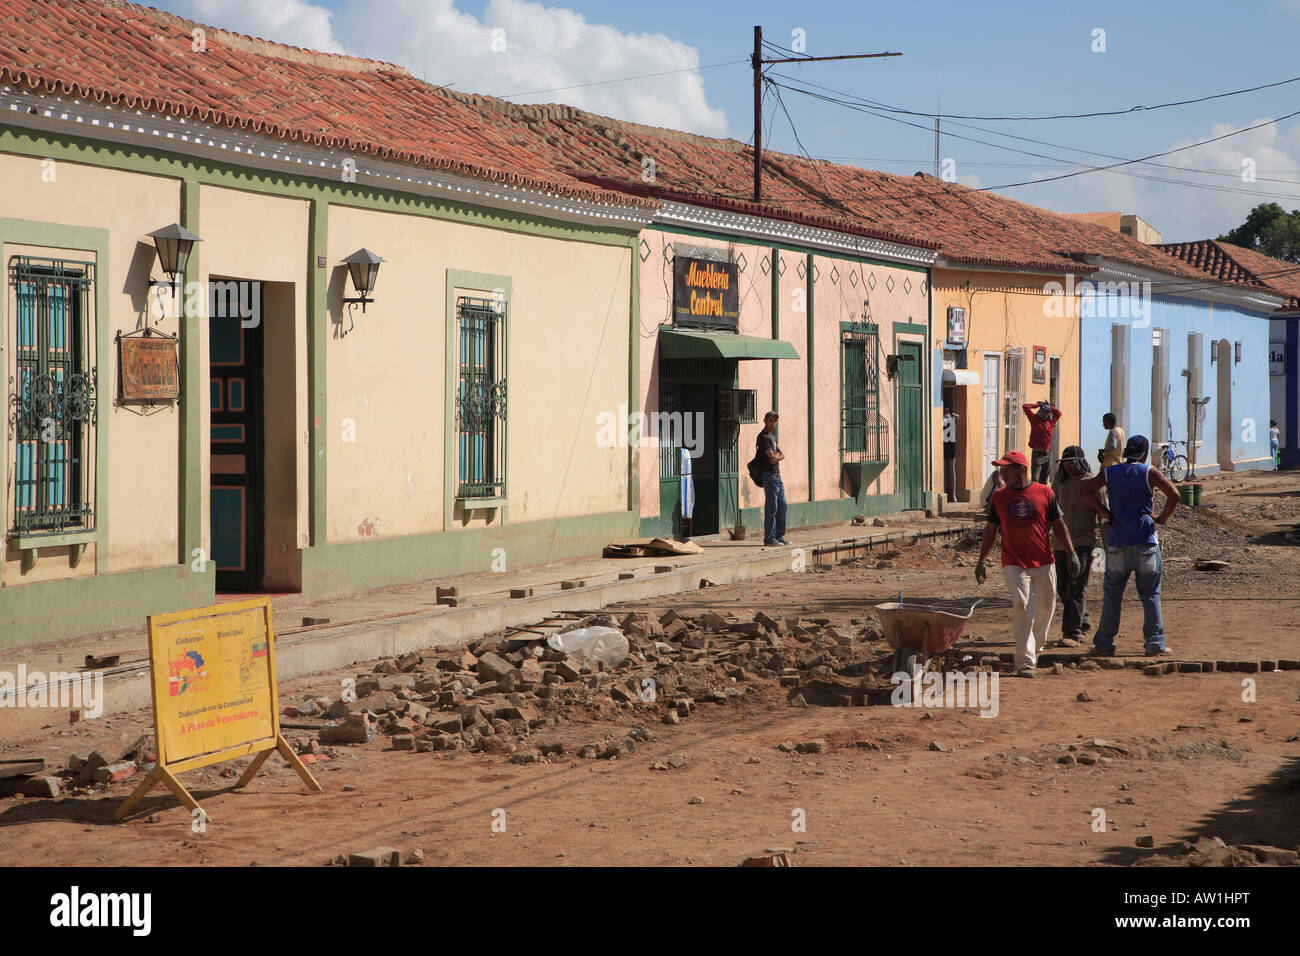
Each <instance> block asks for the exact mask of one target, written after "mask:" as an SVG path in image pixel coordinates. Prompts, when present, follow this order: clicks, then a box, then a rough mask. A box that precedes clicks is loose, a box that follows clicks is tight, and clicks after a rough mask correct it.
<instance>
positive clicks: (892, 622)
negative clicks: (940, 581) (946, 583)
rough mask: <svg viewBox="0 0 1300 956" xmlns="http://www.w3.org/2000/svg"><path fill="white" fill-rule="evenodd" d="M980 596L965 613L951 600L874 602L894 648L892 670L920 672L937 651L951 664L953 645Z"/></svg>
mask: <svg viewBox="0 0 1300 956" xmlns="http://www.w3.org/2000/svg"><path fill="white" fill-rule="evenodd" d="M900 597H901V595H900ZM983 600H984V599H983V598H980V599H978V600H976V601H975V602H974V603H972V604H971V605H970V606H969V607H967V608H966V612H965V613H964V614H963V613H961V611H960V610H959V609H958V608H956V607H954V605H953V604H952V602H947V603H945V604H938V603H935V604H919V603H912V604H908V603H905V602H902V601H896V602H895V601H891V602H890V603H888V604H877V605H876V611H877V612H878V613H879V614H880V628H881V630H882V631H883V632H884V635H885V640H887V641H889V646H890V647H892V648H893V649H894V672H895V673H897V672H899V671H905V672H907V673H908V674H912V675H919V674H921V673H924V672H925V670H926V668H927V667H928V666H929V665H930V660H931V658H933V657H936V656H938V655H940V654H942V655H944V657H945V658H946V659H947V660H946V664H948V665H951V663H952V660H951V658H952V648H953V645H955V644H956V643H957V639H958V638H960V637H961V634H962V631H963V630H965V628H966V622H967V621H969V620H970V618H971V615H972V614H974V613H975V608H977V607H979V606H980V604H982V603H983ZM962 606H965V605H964V604H963V605H962Z"/></svg>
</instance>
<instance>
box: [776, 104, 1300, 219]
mask: <svg viewBox="0 0 1300 956" xmlns="http://www.w3.org/2000/svg"><path fill="white" fill-rule="evenodd" d="M777 85H779V86H783V87H784V88H785V89H788V90H790V91H792V92H794V93H802V94H803V95H804V96H809V97H812V98H813V99H818V100H822V101H824V102H827V103H832V104H835V105H837V106H843V107H845V108H847V109H852V110H857V111H858V112H861V113H866V114H868V115H870V116H875V117H876V118H877V119H884V120H889V121H890V122H893V123H901V124H903V125H904V126H911V127H914V128H916V129H921V130H925V131H926V132H927V133H930V132H932V131H931V130H930V129H928V128H927V127H925V126H922V125H921V124H920V123H913V122H911V121H910V120H905V119H901V118H899V117H897V116H889V115H886V114H883V113H879V112H877V111H875V110H874V109H869V108H867V107H865V106H860V105H858V104H857V103H853V102H849V101H847V100H842V99H838V98H836V97H832V96H828V95H825V94H822V93H816V92H813V91H811V90H805V89H801V88H799V87H796V86H790V85H787V84H777ZM1297 115H1300V110H1297V111H1296V112H1294V113H1288V114H1287V115H1285V116H1280V117H1277V118H1276V119H1272V120H1268V121H1266V122H1263V123H1258V124H1256V125H1254V126H1248V127H1245V128H1244V129H1239V130H1234V131H1232V132H1230V133H1225V134H1223V135H1222V136H1216V137H1213V138H1211V139H1207V140H1202V141H1199V142H1196V143H1192V144H1190V145H1188V146H1179V147H1176V148H1174V149H1169V150H1164V151H1162V152H1158V153H1151V154H1150V155H1148V156H1144V157H1140V158H1138V159H1121V161H1119V162H1115V163H1110V164H1107V165H1103V166H1095V165H1091V164H1087V163H1079V162H1076V161H1074V160H1070V159H1065V158H1063V157H1060V156H1049V155H1046V154H1043V153H1035V152H1033V151H1031V150H1024V149H1016V148H1015V147H1012V146H1004V145H1003V144H1001V143H991V142H989V141H988V140H983V139H979V138H977V137H973V136H963V135H962V134H960V133H952V132H949V134H948V136H949V138H953V139H960V140H965V141H966V142H971V143H978V144H979V145H981V146H989V147H992V148H993V149H1001V150H1006V151H1008V152H1013V153H1020V154H1021V155H1024V156H1033V157H1035V158H1038V159H1045V160H1049V161H1051V162H1061V163H1068V164H1070V165H1071V166H1078V167H1081V168H1079V169H1075V170H1073V171H1071V172H1067V173H1061V174H1058V175H1056V176H1047V177H1043V178H1040V179H1033V180H1026V181H1024V182H1019V183H1006V184H1003V185H1000V186H981V187H978V188H979V190H980V191H985V192H986V191H991V190H997V189H1011V188H1013V187H1016V186H1029V185H1034V184H1035V183H1042V182H1052V181H1054V180H1057V179H1068V178H1070V177H1072V176H1080V175H1083V174H1085V173H1093V172H1116V173H1119V174H1121V175H1128V176H1133V177H1135V178H1139V179H1141V178H1147V179H1157V180H1159V181H1162V182H1169V183H1172V184H1175V185H1183V186H1191V187H1194V188H1200V189H1213V190H1215V191H1220V192H1242V193H1246V194H1248V195H1252V196H1258V197H1260V198H1280V199H1294V198H1295V196H1294V195H1292V194H1279V193H1266V192H1262V191H1260V190H1253V189H1234V188H1233V187H1229V186H1215V185H1212V184H1209V183H1195V182H1187V181H1186V180H1177V179H1169V178H1166V177H1151V176H1144V175H1143V174H1141V173H1137V172H1134V171H1132V170H1127V169H1125V168H1124V167H1127V166H1131V165H1135V164H1142V163H1147V161H1148V160H1150V159H1152V158H1155V157H1159V156H1168V155H1171V154H1173V153H1177V152H1182V151H1184V150H1188V149H1194V148H1196V147H1198V146H1205V145H1207V144H1209V143H1213V142H1216V141H1218V140H1221V139H1227V138H1228V137H1230V136H1236V135H1238V134H1240V133H1245V132H1249V131H1250V130H1253V129H1258V128H1260V127H1261V126H1268V125H1270V124H1272V123H1278V122H1281V121H1282V120H1286V119H1290V118H1291V117H1293V116H1297ZM953 125H966V124H959V123H958V124H953ZM975 128H977V129H978V127H975ZM981 132H988V133H990V134H991V135H994V136H1006V137H1010V138H1013V139H1022V140H1023V139H1025V138H1026V137H1021V136H1014V135H1013V134H1010V133H999V132H997V131H994V130H981ZM1033 142H1041V141H1040V140H1033ZM1047 145H1055V144H1050V143H1049V144H1047ZM1056 148H1058V149H1072V148H1073V147H1069V146H1056ZM1076 151H1077V152H1089V151H1088V150H1076ZM1094 155H1099V156H1100V155H1105V154H1103V153H1096V154H1094ZM1148 165H1156V166H1161V165H1164V164H1159V163H1150V164H1148ZM1169 168H1173V169H1181V168H1182V167H1176V166H1175V167H1169Z"/></svg>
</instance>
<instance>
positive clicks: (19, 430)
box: [7, 256, 98, 535]
mask: <svg viewBox="0 0 1300 956" xmlns="http://www.w3.org/2000/svg"><path fill="white" fill-rule="evenodd" d="M9 285H10V291H11V294H12V296H13V299H12V300H11V301H12V302H13V308H12V310H11V311H10V313H9V315H10V319H9V328H8V330H7V331H8V336H7V338H8V340H9V341H10V342H12V343H13V349H12V351H11V356H12V357H11V359H10V365H9V369H8V372H9V375H8V379H9V426H10V437H11V438H12V439H13V441H14V446H13V448H14V452H13V454H14V458H13V461H12V465H13V472H12V473H13V476H14V477H13V489H14V511H13V516H12V523H11V527H12V529H13V530H14V531H15V532H16V533H18V534H23V535H32V534H36V535H39V534H58V533H61V532H67V531H91V530H94V527H95V482H94V475H95V472H94V461H93V449H94V440H93V439H94V431H95V422H96V409H95V405H96V386H97V368H96V365H97V359H98V357H97V355H96V350H95V335H94V323H93V319H92V314H93V305H94V301H95V292H94V290H95V265H94V263H91V262H75V261H70V260H65V259H38V258H32V257H28V256H15V257H13V258H12V259H11V260H10V266H9Z"/></svg>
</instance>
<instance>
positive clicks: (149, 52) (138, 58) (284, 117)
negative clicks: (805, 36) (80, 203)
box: [0, 0, 1205, 280]
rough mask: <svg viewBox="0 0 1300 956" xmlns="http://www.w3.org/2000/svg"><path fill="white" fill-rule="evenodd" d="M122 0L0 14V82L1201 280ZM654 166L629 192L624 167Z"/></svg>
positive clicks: (1096, 232) (424, 161)
mask: <svg viewBox="0 0 1300 956" xmlns="http://www.w3.org/2000/svg"><path fill="white" fill-rule="evenodd" d="M196 26H198V24H195V23H193V22H192V21H189V20H185V19H182V18H180V17H176V16H173V15H171V14H167V13H162V12H159V11H157V10H153V9H150V8H147V7H141V6H136V5H134V4H129V3H125V2H122V0H0V83H8V84H11V85H14V86H17V87H19V88H23V89H30V90H37V91H45V92H49V93H53V94H58V95H66V96H71V97H79V98H85V99H91V100H94V101H96V102H100V103H106V104H111V105H113V106H115V107H119V108H130V109H141V110H149V111H153V112H158V113H163V114H169V115H173V116H182V117H188V118H193V119H197V120H201V121H203V122H206V123H211V124H214V125H222V126H227V127H231V128H236V129H245V130H250V131H256V132H259V133H263V134H266V135H269V136H273V137H278V138H281V139H284V140H288V141H291V142H305V143H311V144H314V145H318V146H322V147H327V148H334V149H339V150H346V151H348V152H355V153H358V154H365V155H372V156H376V157H379V158H382V159H387V160H392V161H396V162H404V163H410V164H415V165H420V166H426V167H430V168H433V169H441V170H447V171H449V172H454V173H460V174H464V175H469V176H475V177H481V178H486V179H489V180H493V181H497V182H502V183H512V184H517V185H521V186H528V187H532V188H536V189H542V190H546V191H550V192H553V193H556V194H559V195H563V196H572V197H580V198H587V199H593V200H597V201H603V202H612V203H616V204H620V205H624V206H631V205H637V204H643V203H646V202H647V199H649V200H651V201H650V203H649V204H650V205H654V200H658V199H676V200H680V201H685V202H690V203H696V204H700V205H705V206H712V207H716V208H721V209H728V210H734V211H737V212H749V213H755V214H760V215H763V216H769V217H773V218H779V219H786V220H791V221H795V222H801V223H807V224H809V225H815V226H821V227H824V228H829V229H835V230H840V231H843V232H846V233H850V234H854V235H860V236H868V237H874V238H879V239H886V240H892V241H895V242H901V243H906V244H910V245H914V246H920V247H922V248H928V249H942V251H943V253H944V255H945V256H946V257H947V259H948V260H949V261H950V262H951V263H953V264H955V265H957V266H958V267H960V266H961V265H963V264H967V265H980V266H989V267H995V268H1011V269H1023V270H1030V271H1040V272H1048V273H1065V272H1075V273H1082V274H1086V273H1088V272H1091V271H1092V267H1091V266H1090V265H1089V264H1088V263H1087V262H1086V258H1087V257H1088V256H1103V257H1106V258H1110V259H1114V260H1118V261H1120V262H1125V263H1131V264H1135V265H1139V266H1142V267H1144V268H1147V269H1151V270H1155V271H1158V272H1162V273H1167V274H1172V275H1174V276H1177V277H1180V278H1198V279H1202V280H1203V279H1204V278H1205V273H1204V272H1203V271H1201V270H1200V269H1198V268H1197V267H1195V266H1193V265H1190V264H1188V263H1187V262H1184V261H1183V260H1181V259H1179V258H1177V257H1174V256H1170V255H1167V254H1165V253H1164V252H1162V251H1160V250H1158V249H1155V248H1153V247H1151V246H1147V245H1144V244H1143V243H1140V242H1138V241H1136V240H1135V239H1132V238H1130V237H1128V236H1124V235H1121V234H1120V233H1117V232H1114V231H1112V230H1110V229H1107V228H1105V227H1103V226H1098V225H1094V224H1092V223H1089V222H1086V221H1082V220H1079V219H1074V218H1070V217H1067V216H1062V215H1058V214H1056V213H1053V212H1050V211H1048V210H1046V209H1040V208H1038V207H1036V206H1030V205H1028V204H1026V203H1021V202H1017V201H1016V200H1012V199H1006V198H1003V197H1001V196H997V195H994V194H992V193H987V192H978V191H976V190H972V189H968V188H967V187H964V186H959V185H957V184H954V183H946V182H942V181H941V180H938V179H935V178H934V177H932V176H927V175H923V174H917V175H916V176H895V175H890V174H888V173H882V172H877V171H875V170H869V169H859V168H857V167H852V166H840V165H835V164H831V163H822V162H818V163H815V164H814V163H812V162H810V161H808V160H806V159H803V158H800V157H796V156H791V155H788V154H784V153H778V152H768V151H765V152H764V154H763V172H764V175H763V183H764V187H763V188H764V202H763V205H762V206H761V207H756V206H754V205H753V204H752V203H751V202H750V192H749V190H750V183H751V182H752V172H751V163H752V151H751V150H750V149H749V147H747V146H746V145H745V144H743V143H740V142H738V141H736V140H732V139H713V138H708V137H703V136H696V135H693V134H690V133H683V132H678V131H675V130H666V129H658V128H654V127H649V126H641V125H638V124H634V123H625V122H620V121H617V120H612V119H608V118H605V117H601V116H596V115H594V114H592V113H587V112H584V111H582V110H578V109H575V108H573V107H568V106H555V105H551V106H520V105H516V104H512V103H508V102H505V101H504V100H499V99H495V98H493V97H487V96H475V95H466V94H462V93H458V92H453V91H450V90H443V89H437V88H434V87H432V86H430V85H428V84H427V83H424V82H422V81H420V80H419V79H417V78H415V77H412V76H411V75H410V74H409V73H408V72H407V71H406V70H405V69H403V68H402V67H399V66H394V65H393V64H390V63H381V62H378V61H374V60H360V59H355V58H352V57H345V56H337V55H333V54H324V53H314V52H311V51H307V50H300V49H297V48H295V47H290V46H285V45H283V44H277V43H271V42H268V41H265V40H258V39H255V38H251V37H246V36H241V35H239V34H235V33H230V32H227V31H223V30H219V29H216V28H209V27H205V30H206V31H207V53H194V52H192V50H191V42H192V36H191V30H193V29H194V28H195V27H196ZM645 157H650V158H652V159H653V160H654V163H655V180H654V182H653V183H648V184H647V183H644V182H643V181H642V171H643V166H642V160H643V159H644V158H645Z"/></svg>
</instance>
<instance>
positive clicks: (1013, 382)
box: [1002, 348, 1025, 453]
mask: <svg viewBox="0 0 1300 956" xmlns="http://www.w3.org/2000/svg"><path fill="white" fill-rule="evenodd" d="M1024 362H1025V350H1024V349H1023V348H1021V349H1007V352H1006V355H1005V357H1004V366H1005V371H1004V372H1003V378H1002V381H1003V384H1004V388H1005V391H1004V393H1003V402H1004V405H1005V407H1004V409H1003V411H1004V415H1003V419H1004V421H1003V427H1002V451H1003V452H1004V453H1005V452H1009V451H1015V450H1017V449H1019V448H1020V419H1021V417H1022V416H1023V415H1024V414H1025V412H1024V409H1023V408H1021V407H1020V406H1021V405H1023V404H1024V401H1025V399H1024V393H1023V392H1021V390H1020V387H1021V386H1020V373H1021V370H1022V369H1023V368H1024Z"/></svg>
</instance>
